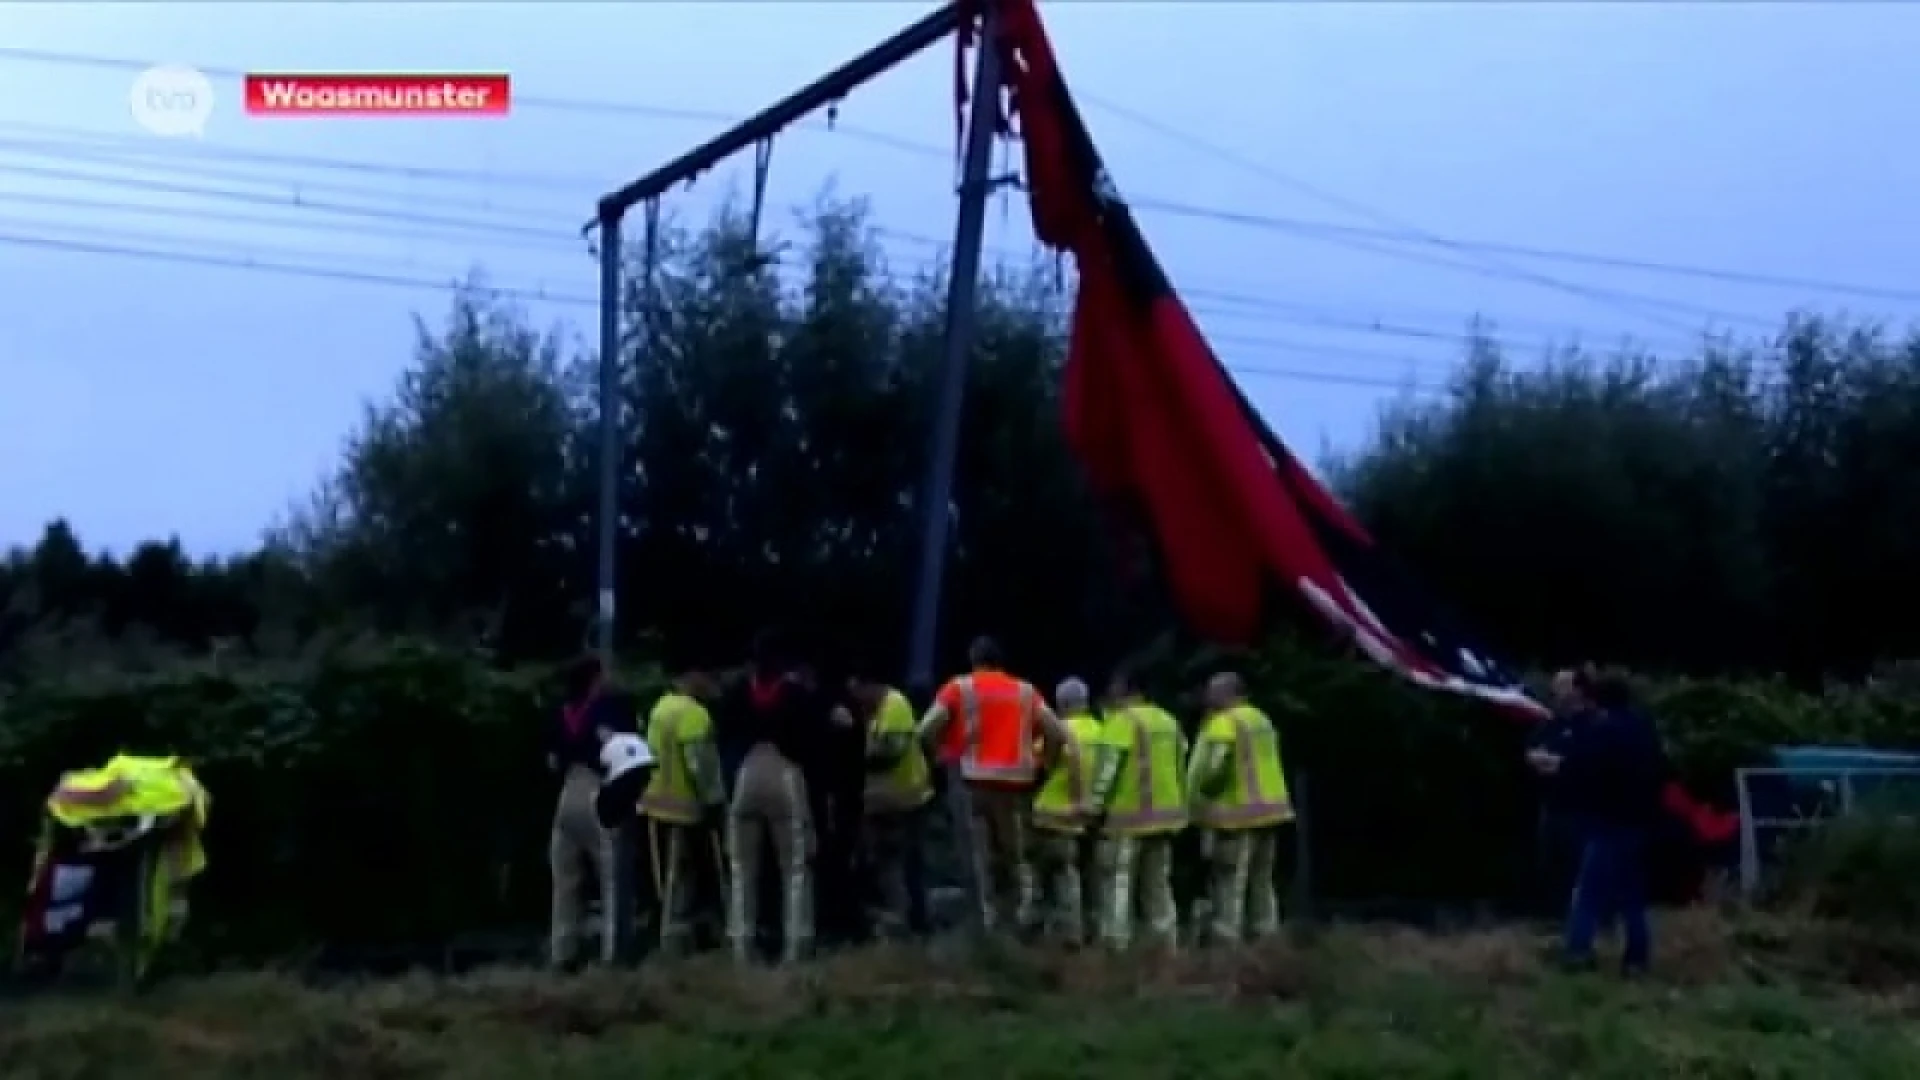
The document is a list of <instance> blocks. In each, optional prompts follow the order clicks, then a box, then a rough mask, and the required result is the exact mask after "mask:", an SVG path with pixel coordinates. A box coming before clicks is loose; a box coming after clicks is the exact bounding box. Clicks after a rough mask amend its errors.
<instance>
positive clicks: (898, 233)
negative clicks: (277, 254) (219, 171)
mask: <svg viewBox="0 0 1920 1080" xmlns="http://www.w3.org/2000/svg"><path fill="white" fill-rule="evenodd" d="M4 168H5V166H0V170H4ZM59 172H60V175H61V176H63V177H66V176H81V175H84V174H74V173H72V172H71V171H70V170H60V171H59ZM87 178H88V179H93V180H97V181H100V182H106V183H111V184H121V185H124V186H133V187H139V188H140V189H142V190H148V189H152V188H153V187H154V186H155V185H154V184H153V182H151V181H147V182H140V181H135V180H133V179H132V178H123V177H118V176H114V177H91V176H88V177H87ZM163 190H165V191H167V192H169V193H174V194H190V195H194V196H199V197H204V198H208V199H221V198H229V199H232V198H238V199H240V200H241V201H244V202H247V203H249V204H254V205H268V206H273V207H275V208H277V209H283V210H291V211H307V212H316V213H321V214H342V213H344V214H348V215H350V216H356V217H369V218H372V220H371V221H368V222H356V223H354V224H353V225H352V226H350V227H349V226H345V225H343V224H341V223H339V222H335V221H323V222H316V223H308V222H302V221H299V220H297V219H294V218H291V217H277V216H274V215H271V214H242V213H239V212H236V211H231V210H227V209H224V208H219V209H216V208H209V207H165V208H156V207H141V206H128V205H126V204H125V203H120V202H109V201H102V200H88V199H84V198H78V197H74V196H64V195H42V194H34V193H22V194H13V193H0V204H3V203H7V202H13V203H21V204H26V205H39V206H47V207H54V208H66V209H76V210H89V211H93V212H96V213H106V214H114V215H120V216H128V215H131V216H134V217H136V218H144V217H152V218H165V219H174V218H191V219H197V220H202V221H211V222H219V223H223V224H234V225H246V226H250V227H265V228H278V229H285V230H308V231H321V230H324V231H326V232H327V233H329V234H333V235H338V234H339V233H341V232H349V233H351V234H355V235H365V236H368V237H383V238H392V239H408V240H414V241H423V242H434V243H441V244H449V245H451V244H464V243H480V242H484V243H486V244H488V245H492V246H498V247H504V248H511V249H514V250H521V251H527V252H538V253H541V254H545V255H551V256H559V255H561V254H568V255H574V254H578V253H579V248H578V247H577V246H576V242H575V241H574V240H573V236H572V233H571V230H567V233H566V236H565V238H564V239H562V238H561V237H558V236H542V235H534V234H530V233H529V231H528V230H526V229H524V228H520V227H516V226H510V225H502V224H500V223H495V222H482V221H466V220H453V219H434V220H432V221H430V222H428V224H429V225H431V226H432V228H433V229H440V230H446V231H447V232H446V233H445V234H442V233H438V232H434V231H430V230H429V229H424V228H421V227H419V226H418V225H416V224H415V222H416V220H417V215H414V214H412V213H411V212H400V211H390V210H387V209H385V208H380V207H361V206H345V205H340V204H333V203H326V202H316V201H314V200H310V199H303V198H301V197H299V196H297V195H295V196H271V195H266V194H262V193H256V192H232V191H228V190H225V189H218V188H203V187H192V188H189V187H186V186H182V185H165V186H164V187H163ZM43 224H50V225H59V226H61V227H62V228H66V229H72V228H74V227H75V226H72V225H69V224H68V223H64V222H47V223H43ZM555 224H556V226H558V225H559V224H560V223H559V221H558V219H556V221H555ZM78 227H79V228H80V229H82V230H88V229H92V228H94V226H90V225H80V226H78ZM873 231H874V232H875V234H876V235H879V236H881V237H884V238H887V239H891V240H895V241H899V242H903V243H911V244H915V245H919V246H922V247H924V248H928V249H932V250H935V251H938V250H944V248H945V246H946V244H945V241H942V240H939V239H937V238H934V237H929V236H925V235H922V234H918V233H912V232H907V231H903V230H897V229H887V228H876V229H874V230H873ZM1036 251H1037V249H1036ZM990 253H991V254H994V255H996V256H998V257H999V258H1000V259H1002V260H1003V263H1007V264H1017V263H1019V262H1022V261H1026V262H1031V261H1032V260H1033V258H1034V256H1035V252H1034V251H1030V252H1027V253H1019V252H1015V251H1013V250H1012V249H1008V248H1004V247H993V248H990ZM281 254H286V253H285V252H282V253H281ZM294 254H302V255H304V254H306V253H294ZM329 254H339V255H344V254H347V253H339V252H335V253H329ZM583 265H584V264H583ZM1183 292H1184V293H1185V295H1187V296H1188V298H1189V299H1190V300H1198V301H1201V302H1202V303H1200V304H1195V305H1194V307H1195V311H1196V313H1198V314H1201V315H1207V316H1216V315H1217V316H1219V317H1223V318H1228V319H1237V320H1243V321H1255V322H1263V323H1282V324H1286V325H1291V326H1301V327H1307V328H1311V329H1319V330H1330V331H1334V332H1342V333H1365V334H1372V335H1380V336H1386V337H1398V338H1405V339H1410V340H1419V341H1428V342H1438V343H1449V344H1459V343H1462V342H1467V341H1471V340H1473V339H1474V338H1475V337H1491V334H1490V332H1486V331H1482V332H1481V333H1480V334H1471V333H1464V332H1462V331H1461V330H1459V329H1446V330H1435V329H1430V328H1420V327H1414V326H1408V325H1406V324H1405V323H1404V322H1401V321H1391V320H1383V319H1379V318H1355V317H1352V316H1345V317H1343V316H1341V315H1339V314H1337V313H1336V314H1329V313H1328V312H1326V310H1325V309H1324V308H1320V309H1316V308H1315V307H1314V306H1312V305H1305V304H1297V303H1287V302H1285V301H1275V300H1270V299H1267V298H1263V297H1257V296H1253V295H1250V294H1247V293H1241V292H1233V291H1225V290H1210V289H1205V288H1197V289H1187V290H1183ZM1209 302H1217V303H1221V304H1226V305H1231V306H1230V307H1227V308H1213V307H1210V306H1208V303H1209ZM1236 308H1238V309H1239V310H1235V309H1236ZM1460 321H1461V322H1462V323H1465V322H1467V321H1468V320H1467V319H1466V318H1465V317H1462V319H1461V320H1460ZM1570 336H1574V337H1578V336H1580V335H1579V334H1578V333H1577V332H1575V333H1573V334H1571V335H1570ZM1504 344H1506V345H1507V346H1508V347H1511V348H1513V349H1515V350H1516V351H1534V350H1545V349H1548V348H1550V347H1551V345H1549V344H1540V343H1529V342H1520V341H1511V340H1509V341H1506V342H1504ZM1335 348H1337V347H1335Z"/></svg>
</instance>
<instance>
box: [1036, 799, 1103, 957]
mask: <svg viewBox="0 0 1920 1080" xmlns="http://www.w3.org/2000/svg"><path fill="white" fill-rule="evenodd" d="M1090 846H1091V842H1090V839H1089V837H1087V836H1086V835H1085V834H1083V833H1078V832H1071V831H1067V830H1064V829H1041V828H1036V829H1035V830H1034V832H1033V864H1034V867H1033V869H1034V885H1035V888H1034V893H1035V906H1036V907H1037V908H1038V913H1037V918H1038V921H1039V922H1040V923H1041V928H1042V929H1043V930H1045V932H1046V933H1047V936H1048V937H1050V938H1052V939H1053V940H1055V941H1058V942H1060V943H1061V944H1065V945H1082V944H1085V942H1086V932H1087V923H1088V921H1089V919H1088V915H1089V914H1091V913H1089V912H1088V911H1087V906H1086V898H1087V895H1088V892H1089V890H1091V891H1092V894H1093V895H1094V896H1100V895H1101V893H1100V891H1099V890H1100V888H1101V880H1102V878H1101V875H1100V874H1099V873H1098V871H1097V869H1096V868H1095V867H1094V866H1093V865H1092V864H1093V860H1092V858H1091V857H1090V855H1089V848H1090Z"/></svg>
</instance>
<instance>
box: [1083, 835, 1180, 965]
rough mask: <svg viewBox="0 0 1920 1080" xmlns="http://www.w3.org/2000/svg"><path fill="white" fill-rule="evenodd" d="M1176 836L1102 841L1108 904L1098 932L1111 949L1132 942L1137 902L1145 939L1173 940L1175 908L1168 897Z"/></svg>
mask: <svg viewBox="0 0 1920 1080" xmlns="http://www.w3.org/2000/svg"><path fill="white" fill-rule="evenodd" d="M1175 835H1176V834H1174V833H1151V834H1148V835H1145V836H1138V835H1136V836H1126V835H1121V836H1113V837H1109V838H1108V839H1107V840H1106V842H1105V847H1106V852H1105V861H1106V864H1107V874H1108V878H1107V902H1106V904H1105V905H1104V906H1105V908H1106V910H1105V911H1103V912H1101V913H1100V934H1101V937H1103V938H1105V939H1106V943H1107V944H1108V945H1109V946H1110V947H1112V948H1116V949H1124V948H1126V947H1127V946H1129V945H1131V944H1132V943H1133V933H1134V920H1135V910H1136V901H1137V908H1138V913H1139V916H1140V921H1141V922H1143V923H1145V928H1146V933H1147V937H1148V938H1149V939H1150V940H1151V941H1152V942H1153V943H1154V944H1156V945H1160V946H1163V947H1168V948H1171V947H1173V946H1174V945H1176V944H1178V942H1179V938H1180V912H1179V909H1178V908H1176V907H1175V906H1174V900H1173V840H1174V836H1175Z"/></svg>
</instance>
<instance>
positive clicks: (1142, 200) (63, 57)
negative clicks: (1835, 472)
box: [0, 48, 1920, 332]
mask: <svg viewBox="0 0 1920 1080" xmlns="http://www.w3.org/2000/svg"><path fill="white" fill-rule="evenodd" d="M0 58H13V59H18V60H23V61H28V62H35V63H44V64H55V65H64V66H78V67H89V68H100V69H106V70H114V71H139V70H142V69H144V68H146V67H147V66H149V64H148V62H145V61H137V60H131V59H126V58H118V57H105V56H97V55H86V54H78V53H65V52H55V51H49V50H36V49H15V48H0ZM201 70H202V71H203V72H205V73H207V74H209V75H215V76H219V77H222V78H235V79H237V78H240V77H242V75H243V74H244V73H243V72H241V71H239V70H237V69H232V68H220V67H208V68H202V69H201ZM1080 97H1081V98H1082V99H1083V100H1085V101H1087V102H1088V103H1089V104H1091V105H1094V106H1095V107H1097V108H1100V109H1103V110H1105V111H1107V112H1110V113H1112V114H1114V115H1115V116H1118V117H1120V118H1121V119H1123V120H1126V121H1128V122H1130V123H1133V124H1136V125H1138V126H1140V127H1142V128H1145V129H1146V130H1149V131H1152V132H1155V133H1156V134H1159V135H1161V136H1163V137H1166V138H1170V139H1174V140H1176V141H1179V142H1181V143H1184V144H1185V145H1187V146H1189V147H1191V148H1193V149H1196V150H1199V151H1200V152H1202V153H1206V154H1209V155H1210V156H1213V157H1215V158H1218V159H1219V160H1222V161H1225V162H1227V163H1229V164H1232V165H1235V166H1236V167H1238V168H1241V169H1243V170H1246V171H1250V172H1252V173H1254V174H1255V175H1258V176H1260V177H1262V178H1263V179H1266V180H1268V181H1269V182H1272V183H1276V184H1279V185H1281V186H1283V187H1286V188H1288V189H1289V190H1292V191H1295V192H1298V193H1300V194H1304V195H1306V196H1307V197H1309V198H1311V199H1314V200H1316V201H1318V202H1321V203H1323V204H1325V205H1329V206H1333V207H1336V208H1338V209H1341V210H1343V211H1345V212H1348V213H1353V214H1356V215H1359V216H1362V217H1366V218H1368V219H1370V220H1373V221H1374V222H1375V223H1376V225H1378V226H1381V227H1378V228H1372V229H1367V228H1359V227H1355V226H1343V225H1339V224H1336V223H1332V222H1321V221H1312V220H1307V219H1300V218H1288V217H1282V216H1275V215H1269V214H1259V213H1250V212H1245V211H1237V210H1231V209H1225V208H1218V207H1209V206H1196V205H1192V204H1186V203H1182V202H1180V201H1178V200H1171V199H1164V198H1159V197H1156V196H1152V195H1142V196H1139V197H1137V198H1130V199H1129V204H1130V205H1132V206H1133V207H1134V208H1135V209H1139V210H1144V211H1149V212H1158V213H1166V214H1171V215H1178V216H1185V217H1195V218H1204V219H1210V220H1215V221H1220V222H1223V223H1233V224H1240V225H1246V226H1250V227H1254V228H1266V229H1272V230H1276V231H1283V232H1292V233H1297V234H1300V235H1309V236H1312V237H1313V238H1317V239H1323V240H1330V241H1331V240H1336V239H1346V240H1365V239H1369V238H1372V239H1380V240H1386V241H1388V242H1391V243H1399V244H1417V245H1422V246H1428V247H1440V248H1444V249H1448V250H1452V251H1454V252H1456V253H1459V254H1463V255H1482V256H1512V257H1516V258H1525V259H1538V260H1542V261H1549V262H1561V263H1570V264H1582V265H1591V266H1605V267H1609V268H1612V269H1620V270H1632V271H1636V272H1642V273H1652V274H1665V275H1670V276H1679V277H1691V278H1697V279H1701V280H1710V281H1719V282H1723V283H1727V284H1738V285H1748V286H1757V287H1766V288H1792V289H1804V290H1809V291H1817V292H1824V293H1830V294H1833V295H1847V296H1856V297H1861V298H1865V299H1878V300H1896V301H1920V291H1914V290H1904V289H1895V288H1887V287H1881V286H1870V285H1861V284H1855V283H1850V282H1836V281H1830V280H1823V279H1816V278H1807V277H1799V276H1793V275H1784V274H1773V273H1760V272H1751V271H1743V270H1734V269H1728V268H1721V267H1709V266H1699V265H1690V264H1683V263H1673V262H1667V261H1663V260H1655V259H1641V258H1634V257H1629V256H1615V255H1606V254H1597V253H1590V252H1579V251H1570V250H1566V249H1561V248H1551V247H1536V246H1530V245H1519V244H1506V243H1498V242H1492V241H1482V240H1467V239H1461V238H1458V237H1449V236H1445V235H1442V234H1439V233H1435V232H1433V231H1431V230H1428V229H1424V228H1421V227H1419V226H1417V225H1413V224H1411V223H1408V222H1405V221H1402V220H1400V219H1398V218H1397V217H1395V216H1393V215H1389V214H1387V213H1385V212H1384V211H1381V210H1378V209H1377V208H1374V207H1370V206H1367V205H1365V204H1363V203H1360V202H1358V201H1357V200H1353V199H1350V198H1348V197H1346V196H1342V195H1339V194H1337V193H1334V192H1331V191H1328V190H1327V189H1325V188H1322V187H1320V186H1319V185H1316V184H1312V183H1310V182H1308V181H1306V180H1302V179H1300V178H1298V177H1295V176H1292V175H1290V174H1287V173H1284V172H1281V171H1280V170H1277V169H1275V168H1274V167H1272V166H1270V165H1268V164H1266V163H1264V162H1260V161H1258V160H1255V159H1251V158H1248V157H1245V156H1243V155H1240V154H1238V153H1236V152H1234V151H1231V150H1228V149H1226V148H1224V147H1220V146H1218V145H1216V144H1213V143H1211V142H1208V141H1206V140H1204V139H1200V138H1199V137H1197V136H1194V135H1192V134H1191V133H1189V132H1187V131H1186V130H1184V129H1182V128H1179V127H1178V126H1176V125H1172V124H1169V123H1166V122H1164V121H1161V120H1157V119H1155V118H1153V117H1151V116H1147V115H1145V114H1143V113H1141V112H1139V111H1138V110H1134V109H1131V108H1129V107H1127V106H1124V105H1120V104H1118V103H1115V102H1112V101H1109V100H1106V99H1104V98H1100V97H1096V96H1093V95H1089V94H1084V93H1082V94H1081V95H1080ZM515 103H516V104H524V105H527V106H529V107H532V108H536V109H547V110H553V111H560V112H572V113H577V114H583V115H603V116H622V117H635V118H643V119H655V120H673V121H694V122H701V123H716V124H730V123H735V122H738V121H739V120H740V116H739V115H738V114H734V113H727V112H723V111H718V110H708V109H690V108H682V107H676V106H662V105H651V104H643V103H631V102H612V101H596V100H587V99H576V98H545V97H540V96H524V95H522V96H516V98H515ZM797 126H799V127H801V128H803V129H806V130H815V131H824V132H830V133H838V134H843V135H847V136H849V137H851V138H854V139H859V140H863V141H867V142H870V143H874V144H876V145H883V146H886V147H889V148H892V149H895V150H899V151H902V152H905V153H908V154H911V155H914V156H918V157H924V158H927V159H930V160H939V161H942V162H947V163H950V162H951V161H952V158H953V153H952V151H951V150H949V149H943V148H941V147H939V146H935V145H933V144H930V143H925V142H921V141H918V140H915V139H911V138H907V137H904V136H900V135H895V134H892V133H890V132H885V131H878V130H872V129H866V128H861V127H859V126H857V125H849V124H843V123H834V124H831V125H829V124H826V123H825V122H817V123H815V122H808V123H803V124H801V125H797ZM0 127H4V128H13V129H18V130H27V131H33V132H40V133H44V134H61V133H63V132H66V133H72V134H77V135H78V136H79V137H81V138H85V139H88V140H91V141H95V142H108V141H113V142H122V143H126V144H128V145H127V146H126V147H125V148H113V149H118V150H119V152H120V153H121V155H122V157H123V158H124V157H126V156H138V157H143V158H151V157H165V156H172V155H174V154H178V156H185V157H193V158H202V157H204V158H211V159H220V158H226V159H231V160H233V161H236V162H255V163H260V164H279V165H291V166H296V167H301V168H313V169H338V170H342V171H351V172H363V173H367V174H370V175H384V176H393V177H397V178H404V179H409V180H416V181H433V182H452V183H487V184H496V183H497V184H500V185H503V186H524V187H532V188H545V189H552V190H567V191H578V190H589V191H591V190H597V189H598V188H599V187H601V186H604V184H605V183H606V179H605V178H598V179H595V178H587V177H565V176H559V175H552V174H525V173H512V172H500V171H494V170H487V171H480V170H463V169H451V168H445V167H439V166H424V165H402V164H391V163H378V162H365V161H354V160H345V159H339V158H328V157H320V156H315V155H298V154H279V153H267V152H261V151H249V150H242V149H238V148H215V147H195V148H193V150H192V151H191V152H188V153H180V152H179V150H178V148H176V147H173V146H161V145H158V144H155V143H153V142H152V141H151V140H144V139H137V138H134V137H131V136H126V135H113V134H108V133H86V132H78V133H73V132H71V129H62V128H59V127H56V126H53V125H42V124H29V123H8V124H0ZM13 142H14V143H15V144H16V145H20V146H23V147H27V148H32V147H33V145H34V141H33V140H13ZM42 142H43V143H45V144H52V140H42ZM40 148H43V149H58V144H52V145H43V146H41V147H40ZM1363 250H1367V249H1364V248H1363ZM1381 253H1382V254H1390V255H1394V256H1396V257H1407V256H1408V253H1406V252H1381ZM1440 265H1446V266H1457V265H1458V264H1455V263H1450V262H1449V263H1441V264H1440ZM1475 265H1478V266H1479V267H1480V269H1481V271H1482V272H1488V271H1490V272H1491V273H1492V274H1493V276H1497V277H1505V278H1518V279H1519V280H1525V281H1529V282H1531V283H1533V284H1536V285H1541V286H1544V287H1548V288H1554V289H1558V290H1560V291H1563V292H1564V291H1572V292H1573V293H1574V295H1580V296H1584V297H1586V298H1588V299H1599V300H1602V301H1603V302H1607V303H1610V304H1615V305H1616V306H1617V304H1619V303H1628V304H1635V305H1642V306H1653V307H1662V308H1665V309H1667V310H1671V311H1680V312H1687V313H1692V314H1699V313H1702V312H1706V313H1709V314H1710V316H1711V317H1713V318H1718V319H1722V320H1725V321H1730V322H1751V321H1752V317H1750V316H1739V315H1729V314H1728V313H1725V312H1715V311H1712V309H1703V308H1699V307H1697V306H1695V305H1687V304H1680V303H1677V302H1675V301H1669V300H1665V299H1664V298H1660V297H1649V296H1644V295H1639V294H1635V293H1629V292H1624V291H1621V290H1614V289H1600V288H1593V287H1588V286H1584V285H1580V284H1578V283H1571V282H1566V281H1561V280H1558V279H1552V278H1547V277H1545V276H1543V275H1539V274H1536V273H1534V272H1532V271H1529V270H1526V269H1525V268H1521V267H1516V266H1513V265H1512V264H1509V263H1506V262H1504V261H1498V262H1489V261H1487V260H1485V259H1478V260H1475ZM1669 325H1672V324H1669ZM1682 329H1685V330H1687V331H1689V332H1691V330H1692V329H1693V328H1691V327H1684V328H1682Z"/></svg>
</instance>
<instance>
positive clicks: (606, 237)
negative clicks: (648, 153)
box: [594, 213, 621, 665]
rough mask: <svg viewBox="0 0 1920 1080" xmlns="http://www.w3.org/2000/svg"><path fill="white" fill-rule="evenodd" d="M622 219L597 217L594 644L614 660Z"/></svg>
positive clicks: (604, 657) (603, 656)
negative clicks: (597, 497)
mask: <svg viewBox="0 0 1920 1080" xmlns="http://www.w3.org/2000/svg"><path fill="white" fill-rule="evenodd" d="M620 218H621V215H620V214H618V213H602V214H601V217H600V393H599V410H600V519H599V531H600V539H599V554H598V570H597V573H596V574H595V581H596V588H597V592H596V596H595V604H594V620H595V621H594V630H595V635H594V646H595V647H596V648H597V649H598V650H599V651H600V657H601V660H602V661H603V662H605V663H607V664H609V665H611V664H612V662H613V619H614V577H613V567H614V546H615V543H616V541H617V539H618V537H619V529H620V522H619V517H620V253H621V243H620Z"/></svg>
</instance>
